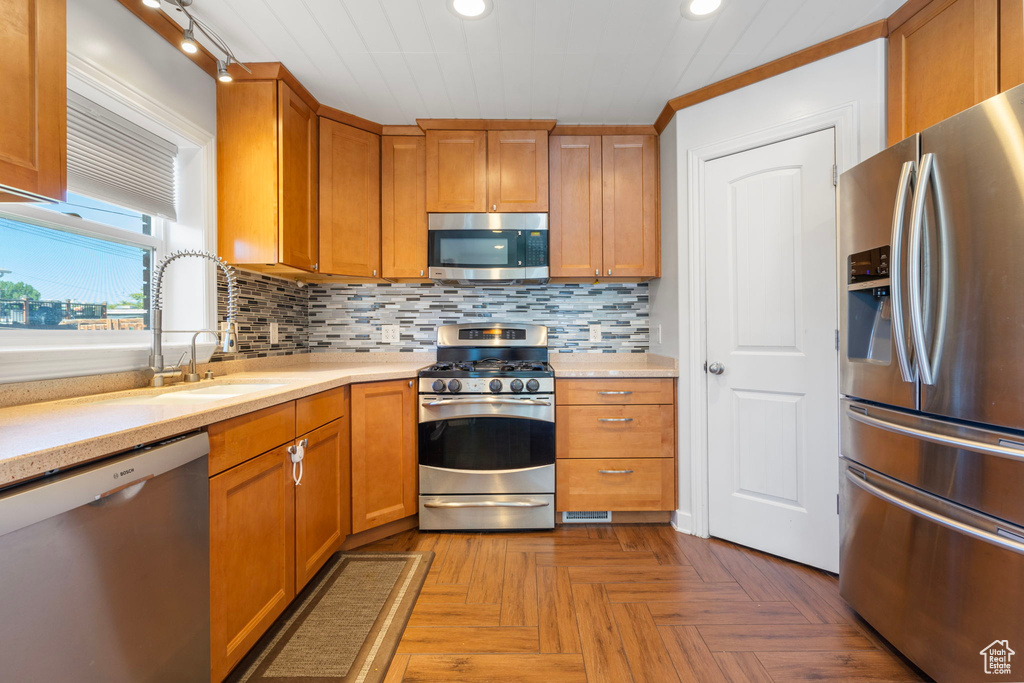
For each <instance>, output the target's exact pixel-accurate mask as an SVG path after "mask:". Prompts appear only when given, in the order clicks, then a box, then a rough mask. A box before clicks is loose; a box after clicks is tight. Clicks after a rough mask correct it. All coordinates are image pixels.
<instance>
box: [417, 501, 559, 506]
mask: <svg viewBox="0 0 1024 683" xmlns="http://www.w3.org/2000/svg"><path fill="white" fill-rule="evenodd" d="M548 505H549V503H548V502H547V501H543V500H480V501H476V502H470V503H463V502H458V501H443V500H431V501H427V502H426V503H424V504H423V507H425V508H543V507H547V506H548Z"/></svg>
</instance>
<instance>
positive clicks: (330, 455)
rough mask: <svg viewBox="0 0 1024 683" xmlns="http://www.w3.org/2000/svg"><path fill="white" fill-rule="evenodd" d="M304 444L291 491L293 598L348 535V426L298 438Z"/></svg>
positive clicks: (338, 424) (329, 427)
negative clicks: (298, 480)
mask: <svg viewBox="0 0 1024 683" xmlns="http://www.w3.org/2000/svg"><path fill="white" fill-rule="evenodd" d="M299 441H300V443H301V442H302V441H306V445H305V456H304V457H303V459H302V480H301V483H300V484H299V485H298V486H296V487H295V592H296V593H298V592H299V591H300V590H302V588H303V586H305V585H306V583H308V582H309V580H310V579H311V578H313V575H314V574H316V573H317V571H318V570H319V569H320V567H322V566H323V565H324V563H325V562H326V561H327V559H328V558H329V557H330V556H331V555H332V554H334V552H335V551H336V550H337V549H338V548H339V547H340V546H341V543H342V541H344V540H345V537H346V536H347V535H348V534H349V533H350V532H351V531H352V524H351V519H352V516H351V508H350V498H349V450H348V447H349V441H348V420H345V419H340V420H335V421H334V422H331V423H328V424H326V425H324V426H323V427H320V428H319V429H317V430H315V431H313V432H310V433H309V434H307V435H305V436H302V437H300V438H299Z"/></svg>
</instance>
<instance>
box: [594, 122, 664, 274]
mask: <svg viewBox="0 0 1024 683" xmlns="http://www.w3.org/2000/svg"><path fill="white" fill-rule="evenodd" d="M658 172H659V171H658V139H657V137H656V136H654V135H606V136H604V137H603V138H602V150H601V176H602V185H603V188H602V189H603V192H602V202H603V212H602V224H603V240H602V244H603V252H604V258H603V266H602V270H601V275H602V276H610V277H657V276H658V275H659V273H660V269H661V255H660V244H659V241H660V237H659V233H660V225H659V221H660V217H659V215H658V202H659V187H658Z"/></svg>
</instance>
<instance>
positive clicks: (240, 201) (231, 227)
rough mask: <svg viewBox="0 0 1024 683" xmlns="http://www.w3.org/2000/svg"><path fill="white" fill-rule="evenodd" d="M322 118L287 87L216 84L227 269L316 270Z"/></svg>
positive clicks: (220, 236)
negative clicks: (229, 265)
mask: <svg viewBox="0 0 1024 683" xmlns="http://www.w3.org/2000/svg"><path fill="white" fill-rule="evenodd" d="M317 157H318V149H317V120H316V115H315V114H314V112H313V110H312V109H311V108H310V107H309V106H308V105H307V104H306V103H305V102H304V101H303V100H302V99H301V98H299V97H298V95H296V94H295V93H294V92H293V91H292V89H291V88H289V87H288V86H287V85H286V84H285V83H284V82H283V81H276V80H266V81H255V80H254V81H243V80H238V81H234V82H232V83H218V84H217V242H218V245H219V246H218V253H219V254H220V256H222V257H223V258H224V259H225V260H226V261H227V262H228V263H232V264H237V265H244V266H247V267H250V268H252V269H254V270H261V271H266V272H280V271H289V270H298V271H312V270H314V265H315V264H316V262H317V258H318V254H317V252H318V244H317V242H318V240H317V177H318V164H317Z"/></svg>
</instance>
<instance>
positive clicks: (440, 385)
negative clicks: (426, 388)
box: [430, 379, 444, 393]
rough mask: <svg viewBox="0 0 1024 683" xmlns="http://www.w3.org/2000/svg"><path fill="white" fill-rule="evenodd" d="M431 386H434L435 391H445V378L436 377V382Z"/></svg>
mask: <svg viewBox="0 0 1024 683" xmlns="http://www.w3.org/2000/svg"><path fill="white" fill-rule="evenodd" d="M430 386H431V387H433V389H434V391H436V392H438V393H441V392H442V391H444V380H440V379H435V380H434V383H433V384H432V385H430Z"/></svg>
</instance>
